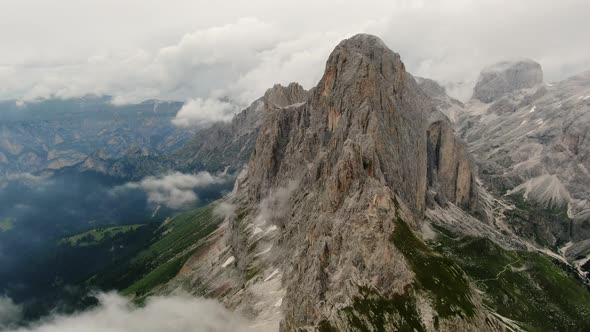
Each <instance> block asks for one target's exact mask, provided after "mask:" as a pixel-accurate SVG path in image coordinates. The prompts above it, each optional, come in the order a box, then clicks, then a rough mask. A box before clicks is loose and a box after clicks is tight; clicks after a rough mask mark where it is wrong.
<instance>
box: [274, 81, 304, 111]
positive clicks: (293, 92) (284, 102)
mask: <svg viewBox="0 0 590 332" xmlns="http://www.w3.org/2000/svg"><path fill="white" fill-rule="evenodd" d="M307 94H308V93H307V91H306V90H305V89H304V88H303V87H302V86H301V85H300V84H299V83H297V82H292V83H290V84H289V85H288V86H283V85H281V84H275V85H274V86H273V87H272V88H270V89H268V90H266V92H265V93H264V109H265V110H267V111H269V110H272V109H276V108H281V107H286V106H289V105H292V104H296V103H300V102H303V101H305V100H306V99H307Z"/></svg>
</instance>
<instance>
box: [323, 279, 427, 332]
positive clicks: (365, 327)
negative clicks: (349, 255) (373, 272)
mask: <svg viewBox="0 0 590 332" xmlns="http://www.w3.org/2000/svg"><path fill="white" fill-rule="evenodd" d="M359 290H360V296H359V297H356V298H354V299H353V304H352V306H350V307H346V308H344V309H342V312H343V313H344V314H345V316H346V318H347V320H348V322H349V324H350V325H351V326H352V327H354V329H355V330H356V331H363V332H365V331H366V332H369V331H376V332H385V331H390V330H391V329H393V330H395V331H415V332H420V331H425V328H424V326H423V325H422V322H421V320H420V314H419V312H418V310H417V308H416V300H415V297H414V296H413V295H412V292H408V293H407V294H403V295H394V296H393V297H392V298H385V297H383V296H381V295H379V294H378V293H377V292H375V291H374V290H372V289H370V288H367V287H361V288H360V289H359ZM320 327H323V330H324V331H332V330H334V329H329V328H328V327H330V328H331V326H330V325H329V324H325V323H324V324H323V325H320ZM334 331H335V330H334Z"/></svg>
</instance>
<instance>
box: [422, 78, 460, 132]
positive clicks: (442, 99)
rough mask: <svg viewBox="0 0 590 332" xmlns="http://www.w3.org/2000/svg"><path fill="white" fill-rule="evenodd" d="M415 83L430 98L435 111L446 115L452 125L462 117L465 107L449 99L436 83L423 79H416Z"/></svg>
mask: <svg viewBox="0 0 590 332" xmlns="http://www.w3.org/2000/svg"><path fill="white" fill-rule="evenodd" d="M416 82H417V83H418V87H420V89H421V90H422V92H424V93H425V94H426V95H427V96H428V97H430V99H431V100H432V102H433V103H434V106H435V107H436V110H438V111H440V112H442V113H443V114H444V115H446V116H447V117H448V118H449V120H450V121H451V122H452V123H455V122H456V121H457V119H458V118H459V117H460V116H461V115H462V112H463V108H464V107H465V105H463V103H462V102H460V101H459V100H457V99H454V98H451V97H449V95H448V94H447V92H446V89H445V88H444V87H443V86H442V85H440V84H439V83H438V82H436V81H434V80H431V79H428V78H423V77H416Z"/></svg>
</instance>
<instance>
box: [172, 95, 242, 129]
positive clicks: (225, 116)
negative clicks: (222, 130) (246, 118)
mask: <svg viewBox="0 0 590 332" xmlns="http://www.w3.org/2000/svg"><path fill="white" fill-rule="evenodd" d="M238 111H239V108H238V107H237V106H236V105H235V104H232V103H229V102H224V101H221V100H217V99H202V98H195V99H190V100H189V101H187V102H186V103H185V104H184V105H183V106H182V108H181V109H180V111H178V113H177V114H176V117H175V118H174V119H173V120H172V123H174V124H175V125H177V126H179V127H199V126H205V125H207V124H209V123H212V122H219V121H229V120H231V118H232V117H233V115H234V114H235V113H236V112H238Z"/></svg>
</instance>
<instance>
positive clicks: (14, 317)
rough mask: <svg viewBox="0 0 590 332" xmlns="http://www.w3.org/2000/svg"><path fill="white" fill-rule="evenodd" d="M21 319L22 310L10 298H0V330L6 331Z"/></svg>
mask: <svg viewBox="0 0 590 332" xmlns="http://www.w3.org/2000/svg"><path fill="white" fill-rule="evenodd" d="M21 317H22V308H21V307H20V306H18V305H17V304H15V303H14V302H13V301H12V300H11V299H10V298H8V297H5V296H0V329H7V328H9V327H10V326H12V325H13V324H15V323H17V322H18V321H19V320H20V319H21Z"/></svg>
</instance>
